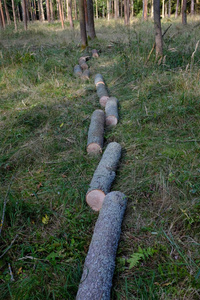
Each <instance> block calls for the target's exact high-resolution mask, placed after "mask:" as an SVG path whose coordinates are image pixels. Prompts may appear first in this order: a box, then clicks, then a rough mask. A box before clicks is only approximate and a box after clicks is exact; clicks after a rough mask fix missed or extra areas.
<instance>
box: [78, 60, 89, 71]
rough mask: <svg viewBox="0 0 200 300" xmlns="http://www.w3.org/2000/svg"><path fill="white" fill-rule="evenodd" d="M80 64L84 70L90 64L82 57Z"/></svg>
mask: <svg viewBox="0 0 200 300" xmlns="http://www.w3.org/2000/svg"><path fill="white" fill-rule="evenodd" d="M79 65H80V67H81V69H83V70H87V69H88V65H87V64H86V61H85V59H82V58H80V59H79Z"/></svg>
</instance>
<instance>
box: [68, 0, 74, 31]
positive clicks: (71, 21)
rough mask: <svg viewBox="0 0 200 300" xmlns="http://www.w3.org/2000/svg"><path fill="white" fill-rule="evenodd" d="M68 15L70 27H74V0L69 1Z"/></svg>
mask: <svg viewBox="0 0 200 300" xmlns="http://www.w3.org/2000/svg"><path fill="white" fill-rule="evenodd" d="M67 15H68V20H69V24H70V28H74V23H73V18H72V0H69V1H68V11H67Z"/></svg>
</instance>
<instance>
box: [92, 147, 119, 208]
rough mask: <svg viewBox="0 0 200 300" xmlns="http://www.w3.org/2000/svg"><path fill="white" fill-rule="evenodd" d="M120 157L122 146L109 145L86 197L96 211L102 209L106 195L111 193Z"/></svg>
mask: <svg viewBox="0 0 200 300" xmlns="http://www.w3.org/2000/svg"><path fill="white" fill-rule="evenodd" d="M120 157H121V145H120V144H118V143H116V142H113V143H110V144H108V146H107V148H106V150H105V152H104V154H103V156H102V158H101V160H100V163H99V164H98V166H97V168H96V170H95V172H94V175H93V178H92V180H91V183H90V186H89V189H88V191H87V195H86V202H87V203H88V205H89V206H90V207H91V208H92V209H93V210H95V211H99V210H100V209H101V207H102V203H103V201H104V198H105V195H106V194H108V193H109V191H110V188H111V185H112V182H113V181H114V179H115V175H116V174H115V171H116V169H117V165H118V162H119V159H120Z"/></svg>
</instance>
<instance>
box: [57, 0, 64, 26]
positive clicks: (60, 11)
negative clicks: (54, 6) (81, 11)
mask: <svg viewBox="0 0 200 300" xmlns="http://www.w3.org/2000/svg"><path fill="white" fill-rule="evenodd" d="M58 10H59V16H60V21H61V25H62V29H64V21H63V14H62V3H61V0H58Z"/></svg>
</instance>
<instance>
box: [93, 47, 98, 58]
mask: <svg viewBox="0 0 200 300" xmlns="http://www.w3.org/2000/svg"><path fill="white" fill-rule="evenodd" d="M92 57H96V58H98V57H99V54H98V51H97V50H96V49H93V50H92Z"/></svg>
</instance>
